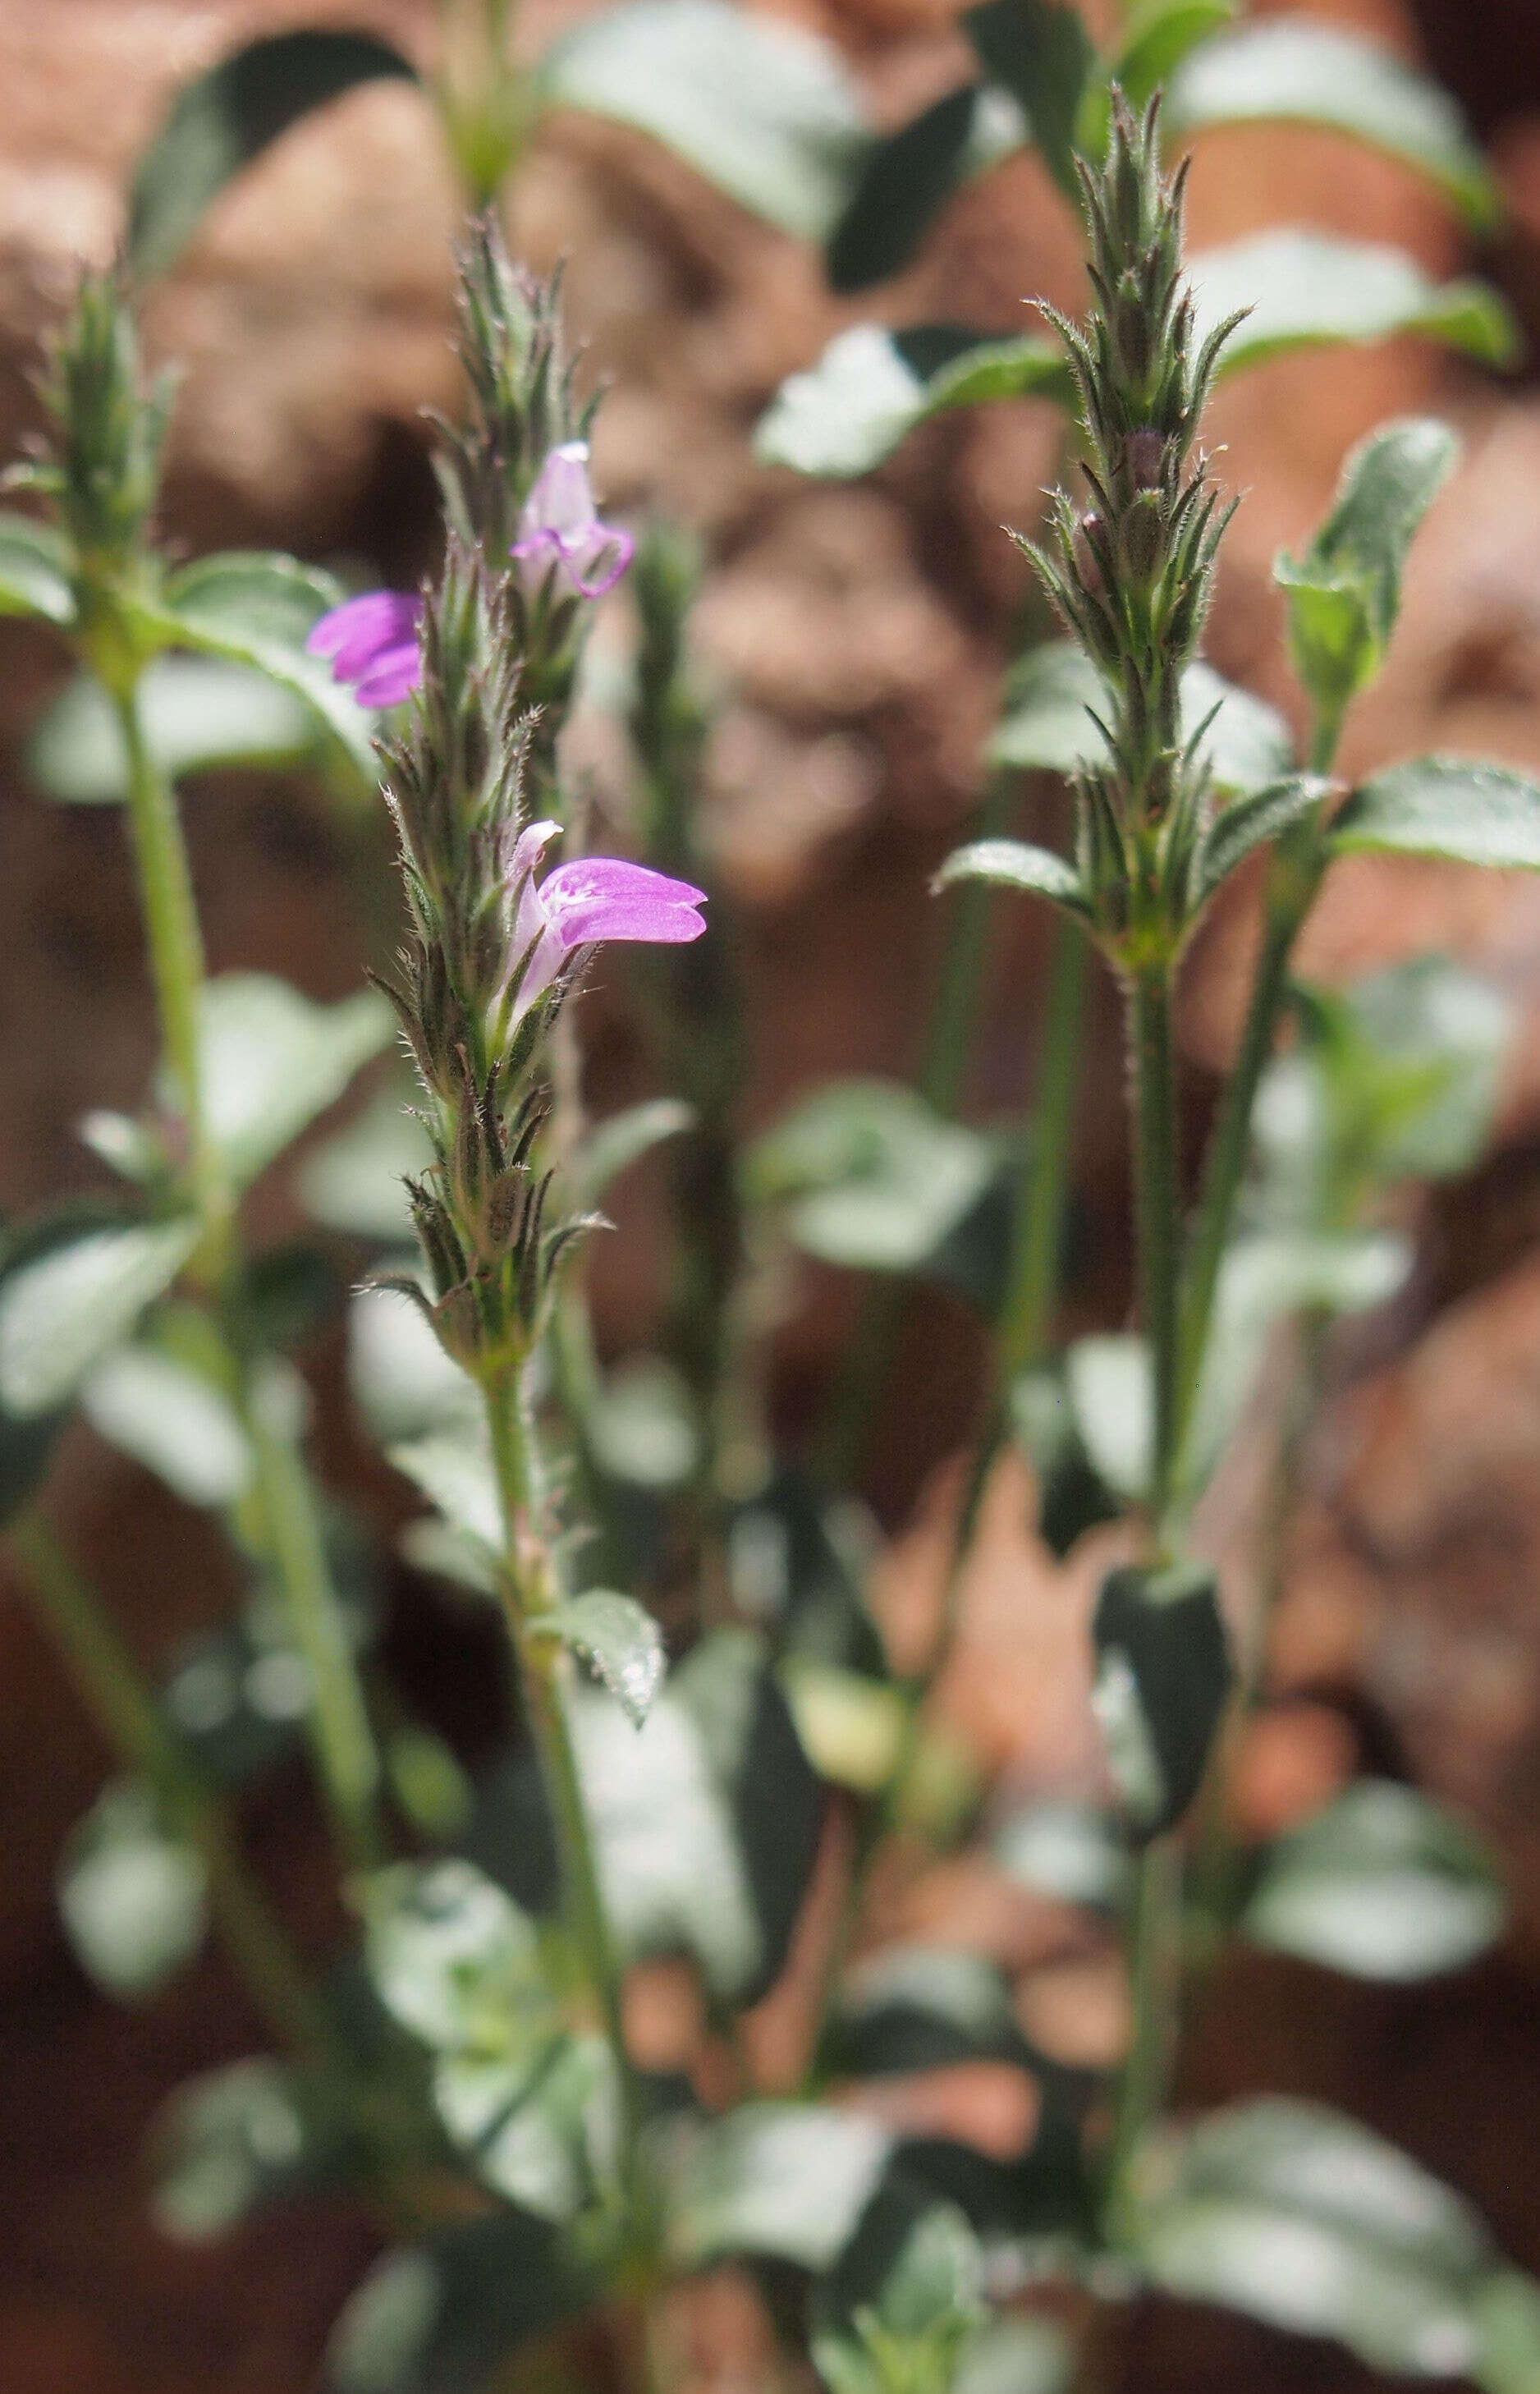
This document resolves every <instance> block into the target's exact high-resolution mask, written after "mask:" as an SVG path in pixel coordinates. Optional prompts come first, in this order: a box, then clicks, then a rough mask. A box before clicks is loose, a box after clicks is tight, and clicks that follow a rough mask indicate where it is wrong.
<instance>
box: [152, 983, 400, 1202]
mask: <svg viewBox="0 0 1540 2394" xmlns="http://www.w3.org/2000/svg"><path fill="white" fill-rule="evenodd" d="M198 1027H199V1034H200V1039H201V1043H202V1066H203V1075H204V1084H205V1086H206V1089H207V1093H208V1094H207V1114H208V1128H209V1133H210V1136H211V1137H212V1138H213V1139H214V1141H215V1143H216V1145H217V1147H218V1149H219V1151H220V1153H221V1154H222V1155H223V1157H224V1159H225V1162H226V1164H227V1165H228V1166H229V1169H230V1173H231V1175H232V1177H234V1178H235V1179H236V1180H237V1181H238V1182H243V1183H244V1182H245V1181H248V1180H254V1179H255V1178H256V1177H257V1174H258V1173H259V1172H260V1171H262V1170H263V1168H264V1167H265V1166H266V1165H267V1164H270V1163H271V1162H272V1160H273V1158H274V1157H275V1156H276V1155H280V1154H282V1152H283V1149H284V1148H285V1147H287V1146H288V1144H289V1141H290V1140H291V1139H292V1138H296V1137H297V1136H298V1134H299V1132H300V1131H302V1130H304V1129H305V1128H306V1126H307V1125H309V1123H312V1122H314V1120H315V1119H316V1117H317V1115H319V1114H322V1113H324V1112H325V1111H326V1109H327V1107H328V1106H331V1105H335V1104H336V1100H337V1098H340V1097H341V1095H342V1093H343V1091H344V1090H345V1089H346V1088H347V1086H348V1084H349V1081H350V1080H351V1079H352V1077H353V1075H354V1073H355V1072H358V1071H359V1070H360V1068H361V1067H362V1065H364V1064H367V1063H368V1062H369V1061H370V1059H371V1058H372V1057H375V1056H377V1055H379V1054H380V1053H381V1051H382V1050H383V1049H384V1048H386V1047H387V1046H388V1045H389V1044H390V1041H391V1039H392V1037H393V1036H394V1034H395V1028H396V1020H395V1015H394V1013H393V1012H392V1010H391V1007H390V1006H389V1004H388V1001H387V1000H386V999H385V998H383V997H381V996H379V995H377V994H376V993H375V992H374V991H372V990H363V991H360V993H358V995H357V996H356V997H345V998H343V999H341V1000H340V1001H339V1003H338V1004H337V1005H336V1006H317V1005H316V1004H314V1002H313V1001H312V1000H311V999H309V998H308V997H305V996H303V995H301V993H300V992H299V991H298V990H296V989H291V988H290V986H289V984H288V982H287V981H283V980H276V979H275V978H274V977H273V976H272V975H271V974H270V973H221V974H220V975H219V976H218V978H217V980H211V981H206V982H205V983H204V988H203V992H202V997H201V1003H200V1006H199V1018H198Z"/></svg>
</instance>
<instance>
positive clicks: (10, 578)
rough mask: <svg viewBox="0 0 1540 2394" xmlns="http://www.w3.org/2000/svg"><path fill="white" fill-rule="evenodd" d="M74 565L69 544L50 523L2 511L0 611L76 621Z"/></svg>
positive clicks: (48, 620)
mask: <svg viewBox="0 0 1540 2394" xmlns="http://www.w3.org/2000/svg"><path fill="white" fill-rule="evenodd" d="M0 615H41V616H42V617H43V618H44V620H45V622H46V623H49V624H72V623H73V622H74V619H75V593H74V581H73V576H72V559H71V556H70V550H69V546H68V544H67V543H66V542H65V540H64V539H63V538H62V536H61V535H60V534H59V533H57V532H55V530H54V528H53V526H52V525H51V524H46V523H37V522H34V520H33V518H32V517H31V516H19V515H14V514H12V513H11V512H10V511H9V509H0Z"/></svg>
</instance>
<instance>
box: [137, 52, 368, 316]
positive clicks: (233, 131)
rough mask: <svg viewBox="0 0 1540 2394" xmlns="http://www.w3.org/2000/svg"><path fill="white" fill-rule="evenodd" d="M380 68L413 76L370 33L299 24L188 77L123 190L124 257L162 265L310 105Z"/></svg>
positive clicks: (154, 269)
mask: <svg viewBox="0 0 1540 2394" xmlns="http://www.w3.org/2000/svg"><path fill="white" fill-rule="evenodd" d="M381 75H389V76H397V77H404V78H405V79H406V80H407V81H408V82H414V83H415V81H416V69H415V67H414V66H413V64H412V62H411V60H410V59H405V58H403V57H402V56H401V52H400V50H398V49H395V48H393V47H392V46H391V45H390V44H389V43H388V42H385V41H381V40H380V38H379V37H378V35H377V34H375V33H333V32H329V31H324V30H321V29H318V28H313V27H302V28H300V29H299V30H298V31H297V32H295V33H273V34H268V35H266V36H264V37H263V38H262V39H261V40H260V41H256V42H249V43H248V44H247V45H246V46H245V47H244V49H240V50H236V51H235V52H234V53H233V54H232V56H230V58H228V59H220V61H219V63H218V65H217V66H215V67H211V68H210V69H209V71H208V72H207V73H206V74H202V75H199V76H197V77H196V79H195V80H194V81H193V82H191V83H190V84H185V85H183V87H182V89H181V90H180V91H179V92H178V94H177V97H176V99H174V100H173V102H172V104H171V110H170V112H169V114H168V115H167V117H166V119H165V124H164V125H162V127H161V129H160V131H159V133H158V134H157V135H156V136H155V138H154V140H153V141H152V142H151V145H150V148H149V149H148V150H147V151H145V153H144V155H143V157H142V158H141V159H140V160H139V163H138V166H137V167H136V169H135V172H134V179H133V182H132V184H131V185H130V187H129V193H128V240H127V259H128V264H129V266H130V267H131V268H132V270H133V271H134V272H135V273H136V274H138V275H140V276H148V275H151V274H164V273H165V270H166V268H167V267H168V266H170V265H172V264H173V263H174V261H175V260H176V258H177V257H179V255H180V254H181V252H182V250H183V249H184V248H185V247H186V245H187V243H189V242H190V241H191V238H192V235H193V234H194V232H195V231H196V230H197V229H198V225H199V223H200V221H201V219H202V217H203V215H204V210H205V209H206V208H207V207H208V205H209V204H210V202H211V201H213V200H215V199H217V197H218V195H219V193H220V192H221V191H223V190H224V188H225V185H226V184H227V183H228V182H230V181H231V180H232V179H233V178H234V177H235V176H237V175H238V174H239V173H240V172H241V169H242V168H243V167H244V166H247V165H249V164H251V161H252V160H253V159H254V158H256V157H257V156H258V155H259V154H260V152H261V151H264V150H265V149H266V148H267V147H268V145H269V143H270V142H271V141H276V140H277V138H278V137H279V135H280V134H282V133H286V132H287V131H288V129H289V126H290V125H294V124H296V123H297V122H298V120H299V119H300V117H302V116H307V115H309V112H310V110H311V109H313V108H323V107H324V106H325V104H326V102H327V101H328V100H332V99H339V98H340V97H341V95H342V94H343V93H344V92H345V91H351V90H352V89H353V88H354V86H355V85H358V84H361V83H371V82H374V81H376V80H377V79H378V78H379V77H380V76H381Z"/></svg>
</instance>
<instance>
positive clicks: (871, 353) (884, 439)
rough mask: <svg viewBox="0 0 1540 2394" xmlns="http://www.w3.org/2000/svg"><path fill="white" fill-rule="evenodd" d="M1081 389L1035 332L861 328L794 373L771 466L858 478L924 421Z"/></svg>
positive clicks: (759, 437)
mask: <svg viewBox="0 0 1540 2394" xmlns="http://www.w3.org/2000/svg"><path fill="white" fill-rule="evenodd" d="M1071 392H1072V385H1071V382H1070V376H1069V369H1068V367H1067V366H1066V365H1065V362H1064V353H1063V351H1062V350H1061V349H1060V348H1059V347H1058V346H1057V345H1056V344H1055V343H1054V342H1052V341H1047V340H1044V339H1042V338H1040V337H1039V336H1038V335H1034V334H1019V335H991V334H988V333H978V332H972V331H969V330H967V328H965V327H964V326H962V325H955V324H914V325H911V326H910V327H909V329H908V330H907V331H905V332H901V333H895V332H891V331H889V330H888V327H887V326H886V325H883V324H852V325H851V326H850V328H849V331H848V332H844V333H840V334H838V335H836V338H835V339H834V340H832V341H831V342H830V344H829V346H828V348H827V349H825V350H824V352H823V356H822V357H821V358H820V359H819V361H818V363H817V364H816V365H815V366H812V367H809V370H808V371H807V372H806V373H805V374H796V375H789V376H788V377H787V379H786V381H785V382H783V384H782V386H781V388H780V390H779V392H778V393H777V395H776V397H775V399H774V401H772V403H771V405H770V408H769V409H768V410H767V411H766V413H765V414H764V415H763V416H761V418H760V420H759V424H758V426H757V429H756V432H755V436H754V454H755V455H756V456H757V458H758V460H759V462H760V464H761V465H765V466H790V467H792V468H793V469H794V471H795V472H796V473H799V474H819V475H823V476H826V477H829V478H831V479H836V480H849V479H850V478H851V477H853V476H855V475H857V474H867V473H870V472H871V470H872V468H873V467H874V466H878V465H880V464H881V463H882V460H883V459H884V458H885V457H887V456H888V455H890V454H891V453H892V452H893V450H895V449H896V448H897V447H898V445H899V443H900V441H902V440H903V439H904V438H905V436H906V435H907V434H908V433H910V432H912V431H913V430H914V428H915V426H916V425H917V424H924V423H926V422H927V421H928V419H929V418H930V417H931V416H933V415H940V414H943V413H944V412H945V411H946V410H947V409H949V408H954V407H972V406H975V405H977V404H978V403H980V402H981V401H984V400H992V399H1049V400H1054V401H1058V402H1059V403H1060V404H1068V402H1069V400H1070V397H1071Z"/></svg>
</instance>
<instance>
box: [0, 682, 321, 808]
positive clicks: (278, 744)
mask: <svg viewBox="0 0 1540 2394" xmlns="http://www.w3.org/2000/svg"><path fill="white" fill-rule="evenodd" d="M139 700H140V705H141V708H142V711H143V723H144V735H145V739H146V742H147V743H148V745H149V748H150V753H151V756H153V758H154V759H155V762H156V764H157V765H158V767H159V768H160V770H161V771H162V772H163V773H164V774H165V776H166V778H167V779H168V780H169V781H173V782H176V781H180V780H181V778H182V776H183V775H184V774H185V773H201V772H206V771H208V770H209V769H211V768H214V767H217V766H221V765H267V766H277V767H286V766H290V765H298V764H303V763H304V762H305V761H306V759H307V758H309V756H313V755H314V753H315V746H316V725H315V722H314V719H313V717H311V716H310V714H309V711H308V709H307V708H306V706H305V705H304V704H302V702H301V701H300V700H299V698H298V697H297V696H296V695H295V694H294V693H292V692H291V691H286V690H283V689H281V688H280V687H279V686H278V685H277V684H276V683H274V682H273V681H271V680H270V678H269V677H268V676H266V675H265V674H262V673H259V672H258V671H257V669H256V668H255V667H253V666H251V665H236V664H215V663H214V662H213V661H212V660H208V659H204V658H202V657H156V658H155V659H154V661H153V663H152V664H149V665H148V666H146V668H145V672H144V675H143V677H142V679H141V681H140V684H139ZM27 766H28V769H29V771H30V772H31V773H32V775H33V779H34V780H35V781H36V783H37V784H38V786H39V788H40V789H42V790H44V791H46V794H47V796H49V797H50V798H56V799H58V800H59V802H60V803H61V804H62V805H65V806H112V805H120V804H121V803H122V802H123V800H124V799H125V798H126V796H127V795H128V759H127V754H126V751H125V747H124V744H123V731H122V729H121V727H120V725H119V723H118V718H117V716H116V714H115V713H114V711H113V708H112V702H111V700H110V699H109V698H108V696H107V693H106V691H104V690H103V689H102V687H101V685H100V683H99V681H97V680H96V679H95V677H93V676H91V675H89V674H82V675H81V676H80V677H79V678H78V679H77V680H75V681H72V682H71V683H70V684H69V685H68V686H67V687H66V688H65V689H64V690H63V691H60V693H59V697H58V698H56V699H55V700H54V702H53V704H52V705H51V706H49V707H46V709H45V710H44V713H43V715H42V717H40V719H39V721H38V723H37V725H36V728H35V729H34V730H33V735H32V740H31V743H29V746H28V750H27Z"/></svg>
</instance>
